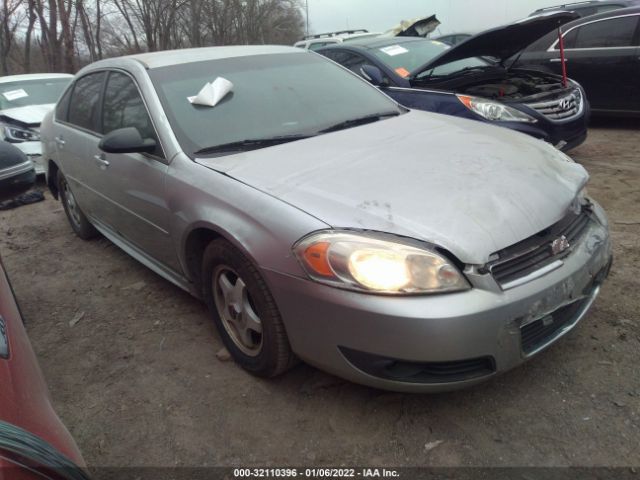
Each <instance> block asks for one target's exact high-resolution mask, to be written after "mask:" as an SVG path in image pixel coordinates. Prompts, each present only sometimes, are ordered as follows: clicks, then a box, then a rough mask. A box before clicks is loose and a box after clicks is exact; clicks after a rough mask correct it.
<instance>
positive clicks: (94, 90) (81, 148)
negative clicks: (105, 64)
mask: <svg viewBox="0 0 640 480" xmlns="http://www.w3.org/2000/svg"><path fill="white" fill-rule="evenodd" d="M105 79H106V72H103V71H100V72H93V73H89V74H87V75H84V76H82V77H80V78H78V79H77V80H76V81H75V82H74V84H73V86H72V87H71V88H70V90H69V91H68V94H69V95H70V98H69V99H68V103H66V101H65V102H60V103H59V104H58V108H57V109H56V112H55V121H54V123H53V125H54V127H53V130H54V132H53V133H54V142H55V145H56V147H55V148H56V158H57V159H58V164H59V167H60V169H61V170H62V172H63V173H64V175H65V177H66V179H67V182H68V183H69V185H70V187H71V190H72V191H73V194H74V196H75V198H76V200H77V202H78V204H79V206H80V208H81V209H82V211H83V212H84V213H85V215H87V216H88V217H89V218H97V217H99V216H100V210H101V204H102V202H101V198H100V196H99V194H98V193H97V192H98V191H99V190H100V181H101V179H100V178H98V177H96V176H95V175H94V174H95V161H94V160H93V158H92V152H93V148H91V147H92V146H93V145H94V144H95V143H96V142H97V141H98V140H99V138H100V134H99V133H98V130H99V128H98V123H99V114H100V111H99V110H100V95H101V92H102V89H103V87H104V81H105ZM65 97H66V95H65ZM64 100H67V99H66V98H64Z"/></svg>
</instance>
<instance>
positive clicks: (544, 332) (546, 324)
mask: <svg viewBox="0 0 640 480" xmlns="http://www.w3.org/2000/svg"><path fill="white" fill-rule="evenodd" d="M588 301H589V299H588V298H585V299H582V300H578V301H577V302H573V303H570V304H569V305H566V306H564V307H560V308H559V309H557V310H556V311H555V312H553V313H552V314H550V315H547V316H546V317H544V318H541V319H540V320H536V321H535V322H531V323H529V324H527V325H525V326H524V327H522V328H521V329H520V336H521V341H522V351H523V352H524V353H525V354H530V353H531V352H534V351H535V350H537V349H538V348H540V347H542V346H544V345H545V344H547V343H548V342H549V341H550V340H552V339H553V338H554V337H555V336H556V335H557V334H558V333H559V332H560V331H561V330H562V329H563V328H564V327H565V326H568V325H571V324H572V323H573V322H574V321H575V318H576V316H577V315H578V313H579V312H580V310H581V309H582V307H583V305H584V304H585V303H586V302H588Z"/></svg>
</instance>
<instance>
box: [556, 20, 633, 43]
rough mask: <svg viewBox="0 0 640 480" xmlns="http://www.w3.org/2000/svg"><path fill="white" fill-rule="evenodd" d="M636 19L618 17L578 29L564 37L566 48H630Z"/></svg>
mask: <svg viewBox="0 0 640 480" xmlns="http://www.w3.org/2000/svg"><path fill="white" fill-rule="evenodd" d="M637 26H638V17H637V16H632V17H620V18H612V19H610V20H603V21H600V22H594V23H589V24H587V25H584V26H582V27H578V28H576V29H574V30H572V31H571V32H569V33H568V34H567V36H566V37H565V47H566V48H611V47H630V46H632V45H633V36H634V34H635V32H636V27H637Z"/></svg>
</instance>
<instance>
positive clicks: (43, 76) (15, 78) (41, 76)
mask: <svg viewBox="0 0 640 480" xmlns="http://www.w3.org/2000/svg"><path fill="white" fill-rule="evenodd" d="M58 78H73V75H71V74H69V73H27V74H24V75H7V76H5V77H0V83H12V82H26V81H29V80H52V79H58Z"/></svg>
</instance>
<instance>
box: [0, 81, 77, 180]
mask: <svg viewBox="0 0 640 480" xmlns="http://www.w3.org/2000/svg"><path fill="white" fill-rule="evenodd" d="M72 78H73V75H69V74H66V73H34V74H26V75H10V76H6V77H0V139H1V140H5V141H6V142H9V143H13V144H14V145H15V146H16V147H18V148H19V149H20V150H22V151H23V152H24V153H25V154H26V155H27V156H28V157H29V158H30V159H31V160H32V161H33V163H34V165H35V168H36V173H38V174H41V173H44V166H43V164H42V160H41V155H42V147H41V145H40V133H39V130H40V122H42V119H43V118H44V116H45V115H46V114H47V112H49V111H50V110H51V109H52V108H53V106H54V104H55V103H56V102H57V101H58V98H59V97H60V95H61V94H62V92H63V91H64V89H65V88H66V87H67V86H68V85H69V83H70V82H71V79H72Z"/></svg>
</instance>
